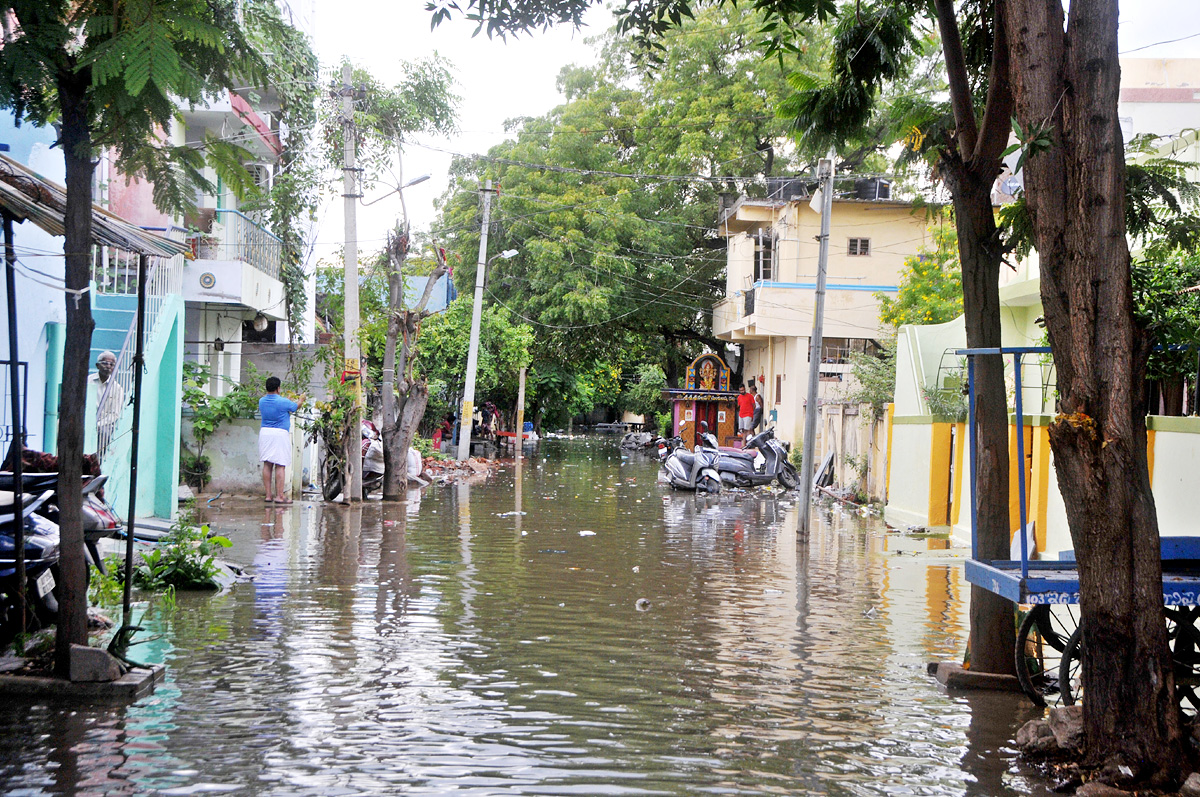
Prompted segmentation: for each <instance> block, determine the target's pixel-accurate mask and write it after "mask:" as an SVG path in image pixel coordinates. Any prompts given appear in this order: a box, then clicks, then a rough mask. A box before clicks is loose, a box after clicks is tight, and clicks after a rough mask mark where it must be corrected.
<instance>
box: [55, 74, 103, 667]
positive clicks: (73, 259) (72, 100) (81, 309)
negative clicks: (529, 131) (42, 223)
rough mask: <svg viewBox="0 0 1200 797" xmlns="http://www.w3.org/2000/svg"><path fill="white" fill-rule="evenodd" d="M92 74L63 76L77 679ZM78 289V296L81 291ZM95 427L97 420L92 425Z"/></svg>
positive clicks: (65, 663) (67, 610) (63, 604)
mask: <svg viewBox="0 0 1200 797" xmlns="http://www.w3.org/2000/svg"><path fill="white" fill-rule="evenodd" d="M89 83H90V73H89V72H88V71H87V70H84V71H79V72H76V71H74V70H66V69H64V71H63V72H61V73H60V74H59V77H58V92H59V103H60V104H61V108H62V133H61V139H62V150H63V159H64V161H65V164H66V172H67V186H66V188H67V199H66V205H67V206H66V213H65V225H64V226H65V236H64V237H65V243H64V245H63V251H64V253H65V261H66V268H65V275H64V276H65V282H66V289H67V294H66V304H67V334H66V342H65V348H64V352H63V375H62V377H63V379H62V392H61V394H60V395H61V398H60V402H61V404H60V407H59V413H58V417H59V424H58V496H59V502H58V507H59V535H60V558H59V568H60V572H61V575H62V581H61V583H60V585H59V592H58V601H59V614H58V634H57V641H56V644H55V651H54V652H55V657H54V667H55V671H56V672H57V673H58V674H59V675H60V676H62V677H66V676H67V675H68V674H69V673H70V662H71V645H72V644H78V645H86V644H87V561H86V560H85V559H84V553H83V496H82V479H83V455H84V451H83V424H84V420H85V419H84V414H85V413H84V407H85V406H86V405H87V368H88V354H89V353H90V351H91V347H92V328H93V326H94V323H93V321H92V304H91V297H90V294H88V293H85V292H84V291H85V290H86V289H87V287H88V281H89V278H90V274H89V266H90V260H91V258H90V257H89V252H90V250H91V245H92V175H93V172H94V171H95V164H94V162H93V161H92V139H91V130H90V128H89V126H88V125H89V121H90V119H89V116H90V115H89V113H88V95H87V92H88V87H89ZM75 291H78V293H75ZM93 422H94V419H93Z"/></svg>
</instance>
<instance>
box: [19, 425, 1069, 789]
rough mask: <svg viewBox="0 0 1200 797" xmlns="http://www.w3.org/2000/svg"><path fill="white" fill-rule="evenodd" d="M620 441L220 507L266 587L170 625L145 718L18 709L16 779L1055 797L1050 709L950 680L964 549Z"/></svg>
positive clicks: (153, 646) (547, 444)
mask: <svg viewBox="0 0 1200 797" xmlns="http://www.w3.org/2000/svg"><path fill="white" fill-rule="evenodd" d="M656 475H657V463H655V462H654V461H653V460H652V459H647V458H643V457H642V456H641V455H638V454H634V455H627V454H623V453H622V452H621V451H620V450H619V449H618V448H617V447H616V445H615V440H604V439H596V438H591V439H585V440H573V441H559V440H551V441H544V442H542V443H541V445H540V447H539V448H538V449H536V452H534V451H533V450H530V451H529V452H528V453H527V457H526V459H525V461H524V464H523V465H522V467H521V468H520V469H519V470H518V469H517V468H516V467H515V466H511V465H510V466H508V467H506V468H505V469H503V470H502V471H500V472H499V473H498V474H497V475H495V476H493V477H491V478H490V479H486V480H481V481H479V482H478V483H474V484H458V485H450V486H443V487H438V486H435V487H431V488H429V489H427V490H425V491H424V492H423V493H413V500H412V501H411V502H410V503H408V504H407V505H389V506H384V505H383V504H382V503H380V502H379V501H373V502H369V503H367V504H366V505H364V506H363V507H362V508H361V509H359V508H353V509H348V508H345V507H340V506H323V505H322V504H321V503H320V502H315V501H312V502H304V503H298V504H297V505H296V506H295V507H292V508H290V509H288V510H287V511H282V512H275V511H274V510H269V509H266V508H264V507H262V506H259V505H255V504H252V503H250V502H249V501H240V502H235V501H223V502H222V501H218V502H217V505H216V506H215V507H214V508H213V510H212V511H211V512H210V514H209V518H210V521H211V523H212V525H213V527H214V528H215V529H216V530H218V531H221V532H223V533H226V534H228V535H229V536H230V537H231V538H232V539H233V541H234V545H233V548H232V549H230V552H229V558H230V560H231V561H234V562H236V563H238V564H241V565H244V566H246V567H247V569H248V570H249V571H250V572H253V573H254V574H255V578H254V580H253V581H252V582H249V583H242V584H238V585H236V586H235V587H234V588H232V589H231V590H229V591H228V592H225V593H223V594H219V595H195V594H190V595H181V596H180V597H179V599H178V603H177V606H176V607H175V608H174V610H173V611H171V610H167V609H162V608H158V609H151V610H150V612H149V614H148V615H147V616H146V617H145V620H144V624H145V625H146V626H147V627H148V628H149V629H150V630H152V631H153V632H154V633H155V635H156V638H155V639H154V640H152V641H149V642H146V643H145V644H142V645H140V646H138V647H135V648H134V649H133V652H132V655H133V656H134V657H135V658H136V657H140V658H142V659H143V660H148V661H156V662H159V661H160V662H165V663H166V664H167V665H168V667H169V669H168V676H167V681H166V683H165V684H163V685H161V686H160V687H159V689H158V691H157V693H156V694H155V695H153V696H152V697H150V698H147V699H145V700H143V701H141V702H140V703H138V704H136V705H134V706H130V707H126V708H87V707H64V706H50V705H18V704H11V703H9V704H7V705H0V793H3V794H8V795H42V794H98V795H100V794H103V795H111V794H162V795H200V794H224V793H227V794H238V795H390V794H405V795H441V794H454V795H682V794H703V795H722V794H732V795H777V794H791V795H981V796H986V797H998V796H999V795H1010V794H1033V795H1042V794H1047V793H1048V792H1046V791H1045V785H1044V784H1043V782H1042V781H1041V779H1040V777H1039V776H1038V775H1036V774H1035V773H1029V772H1027V771H1026V770H1024V769H1023V768H1022V767H1021V766H1020V765H1019V764H1018V763H1017V762H1016V760H1015V752H1014V750H1013V749H1012V742H1011V740H1012V738H1013V737H1014V735H1015V734H1016V730H1017V728H1019V727H1020V725H1021V724H1022V723H1023V722H1024V721H1025V720H1027V719H1029V718H1031V717H1032V716H1035V714H1036V713H1037V712H1036V711H1035V710H1034V709H1033V708H1032V706H1029V705H1028V704H1027V703H1026V702H1025V701H1024V700H1023V699H1022V698H1020V697H1019V696H1015V695H1005V694H986V695H984V694H979V695H970V694H968V695H963V694H947V692H946V690H945V689H943V688H941V687H939V686H938V685H937V684H936V682H934V681H933V680H932V679H931V678H929V677H928V676H927V675H926V674H925V664H926V662H927V661H931V660H949V659H957V658H959V657H961V654H962V649H963V645H964V641H965V638H966V622H967V606H966V599H967V595H968V594H969V589H968V586H967V584H966V583H965V582H964V580H963V575H962V556H963V552H962V551H958V550H950V551H947V550H938V549H937V548H938V546H940V545H944V542H941V541H936V540H914V539H908V538H905V537H903V536H902V535H898V534H896V533H888V532H887V531H886V529H885V528H884V526H883V525H882V524H881V523H880V522H879V521H878V520H874V519H864V518H862V517H859V516H857V515H854V514H850V513H847V512H845V511H843V510H841V509H839V508H831V507H817V508H816V509H815V510H814V513H815V517H816V523H815V527H814V529H813V531H812V533H811V534H810V535H809V537H808V538H807V539H802V540H799V541H797V532H796V528H797V522H796V521H797V505H796V501H795V497H794V494H792V495H785V494H782V493H779V492H770V491H758V492H740V491H735V492H727V493H723V494H722V495H721V496H719V497H716V498H708V497H698V496H694V495H691V494H687V493H673V492H671V490H670V489H669V488H666V487H664V486H662V485H659V484H657V483H656Z"/></svg>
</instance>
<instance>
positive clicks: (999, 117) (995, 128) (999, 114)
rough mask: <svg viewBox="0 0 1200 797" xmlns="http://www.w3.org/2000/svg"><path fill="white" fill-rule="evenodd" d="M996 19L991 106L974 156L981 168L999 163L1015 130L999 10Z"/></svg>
mask: <svg viewBox="0 0 1200 797" xmlns="http://www.w3.org/2000/svg"><path fill="white" fill-rule="evenodd" d="M993 19H994V22H993V25H994V27H995V38H994V39H993V43H992V66H991V69H990V71H989V73H988V95H987V104H986V105H985V106H984V110H983V124H982V126H981V127H980V132H979V140H978V141H977V142H976V144H975V151H974V153H973V154H972V156H971V158H972V161H973V163H974V164H979V165H984V164H988V163H994V162H995V161H997V160H999V158H1000V156H1001V155H1002V154H1003V152H1004V148H1005V147H1006V146H1008V134H1009V133H1010V132H1011V131H1012V115H1013V95H1012V83H1011V82H1010V81H1009V73H1008V70H1009V60H1008V33H1007V31H1006V30H1005V27H1004V15H1003V14H1001V13H1000V12H999V11H997V12H995V14H994V15H993Z"/></svg>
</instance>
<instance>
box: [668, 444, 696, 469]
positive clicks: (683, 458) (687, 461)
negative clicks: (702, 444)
mask: <svg viewBox="0 0 1200 797" xmlns="http://www.w3.org/2000/svg"><path fill="white" fill-rule="evenodd" d="M673 456H675V457H676V458H677V459H678V460H679V464H680V465H683V466H685V467H688V468H690V467H691V466H692V461H693V460H694V459H696V455H695V454H693V453H692V452H691V451H687V450H686V449H682V448H681V449H679V450H678V451H676V452H675V453H674V455H673Z"/></svg>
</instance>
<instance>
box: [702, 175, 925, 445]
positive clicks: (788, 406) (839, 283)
mask: <svg viewBox="0 0 1200 797" xmlns="http://www.w3.org/2000/svg"><path fill="white" fill-rule="evenodd" d="M856 182H857V185H855V184H853V183H851V184H849V185H846V184H843V183H841V182H840V181H839V183H838V189H839V197H838V198H835V199H834V201H833V212H832V215H831V218H830V243H829V264H828V277H827V283H826V294H825V312H824V333H823V340H824V346H823V353H822V358H821V359H822V362H821V382H820V393H819V395H820V403H821V405H822V407H823V408H825V407H828V408H829V409H828V410H824V409H823V414H824V415H826V416H828V417H827V420H829V418H830V417H832V416H834V415H841V414H856V413H857V408H855V407H849V406H847V405H846V404H845V398H846V397H847V396H848V395H849V393H850V389H851V387H852V385H851V384H850V382H849V380H850V378H851V377H850V370H851V366H850V363H849V359H848V357H847V355H848V354H849V353H850V352H852V351H868V352H871V351H874V350H875V348H876V341H877V340H878V339H879V338H880V337H882V334H881V332H880V322H879V301H878V299H877V298H876V294H879V293H883V294H894V293H895V292H896V291H897V285H898V283H899V281H900V274H901V272H902V270H903V268H904V260H905V258H907V257H910V256H912V255H915V254H916V253H917V251H918V249H919V248H920V247H921V246H922V245H923V244H925V243H927V241H928V232H927V229H926V228H927V226H928V218H927V212H926V210H925V209H924V208H920V207H915V206H914V205H913V204H911V203H909V202H900V201H893V200H891V199H886V198H885V199H855V198H852V197H854V196H855V195H856V194H857V195H858V196H863V195H867V196H875V195H880V196H888V195H889V194H890V190H889V186H888V184H887V183H886V182H885V181H879V180H871V179H868V180H863V179H860V180H858V181H856ZM794 189H795V191H794V194H793V195H792V196H789V197H787V198H785V199H780V200H763V199H747V198H746V197H741V198H740V199H738V200H737V201H735V202H733V203H732V204H731V205H729V206H727V207H725V208H723V210H722V212H721V216H720V229H721V232H722V234H723V235H724V236H725V237H726V240H727V242H728V250H727V251H728V262H727V266H726V285H725V298H724V299H722V300H721V301H720V302H718V303H717V304H716V305H715V306H714V308H713V333H714V334H715V335H716V336H717V337H718V338H721V339H722V340H726V341H729V342H730V343H736V344H740V345H741V347H742V357H743V365H742V375H743V378H744V379H745V380H747V381H749V380H750V379H753V380H754V382H755V383H756V384H757V385H759V391H760V393H761V394H762V396H763V402H764V407H765V420H766V422H767V423H768V424H769V423H771V422H774V423H775V429H776V434H777V435H778V436H779V437H780V439H783V440H786V441H788V442H789V443H791V444H793V445H799V444H800V441H801V439H802V438H803V430H804V403H805V396H806V393H807V390H808V373H809V363H808V360H809V341H810V338H811V335H812V328H813V307H814V301H815V295H816V280H817V256H818V249H819V241H818V235H819V233H820V226H821V217H820V213H819V212H818V211H817V210H814V209H813V208H812V207H810V205H809V199H808V197H807V196H806V195H804V194H805V191H804V190H803V186H802V185H800V184H799V181H796V183H795V184H794ZM826 425H827V424H826ZM826 425H822V424H818V426H819V427H820V428H822V429H825V426H826ZM853 425H854V426H857V425H859V424H858V420H857V418H855V419H854V421H853ZM828 431H829V430H828V429H825V430H824V431H822V432H819V436H828ZM835 447H837V446H836V445H835ZM840 450H841V449H839V451H840ZM845 453H847V454H850V455H856V454H859V453H860V451H853V452H849V451H847V452H845ZM861 453H866V452H865V451H861Z"/></svg>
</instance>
